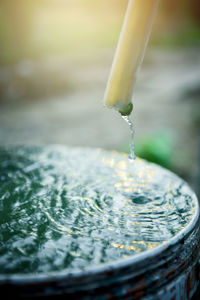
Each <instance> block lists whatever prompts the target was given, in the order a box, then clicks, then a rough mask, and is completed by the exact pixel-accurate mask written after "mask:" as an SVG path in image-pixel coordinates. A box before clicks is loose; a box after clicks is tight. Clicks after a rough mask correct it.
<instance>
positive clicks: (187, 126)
mask: <svg viewBox="0 0 200 300" xmlns="http://www.w3.org/2000/svg"><path fill="white" fill-rule="evenodd" d="M199 50H200V48H198V47H191V48H190V49H188V48H187V49H177V50H176V51H175V50H173V51H171V50H163V49H159V48H151V49H149V50H148V51H147V55H146V58H145V63H144V67H142V69H141V72H140V74H139V78H138V82H137V85H136V86H137V87H136V91H135V96H134V108H135V110H134V121H135V128H136V145H137V143H140V140H141V139H145V138H148V137H149V136H152V135H154V134H155V133H159V132H160V133H161V134H167V135H169V136H170V138H171V140H172V142H173V145H172V150H173V161H172V169H173V170H174V171H175V172H177V173H178V174H179V175H180V176H182V177H183V178H185V179H186V180H187V181H188V182H189V183H190V184H191V185H192V186H193V187H194V188H196V186H195V184H196V180H197V177H196V175H197V169H198V167H197V153H198V135H199V117H200V116H199V108H200V106H199V96H200V89H199V87H200V51H199ZM113 52H114V49H108V50H107V51H105V50H104V51H101V52H99V53H98V55H97V57H93V58H91V60H90V61H84V62H82V63H81V62H80V61H76V60H75V59H74V60H73V59H72V58H71V59H69V56H67V57H64V56H62V58H61V57H60V56H59V57H57V56H54V57H50V58H49V59H45V60H41V61H39V62H34V61H31V60H29V61H27V60H26V61H21V62H20V63H18V64H17V65H14V66H12V67H11V66H9V67H4V68H2V69H1V71H0V79H1V80H2V79H5V78H6V79H7V80H6V81H5V85H7V86H6V88H4V91H5V96H4V97H5V99H6V97H7V99H6V101H4V99H3V97H2V99H1V110H0V144H1V145H14V144H52V143H59V144H66V145H71V146H85V147H103V148H105V149H116V150H120V151H123V150H124V149H125V148H126V147H127V144H128V142H129V138H130V133H129V130H128V127H127V124H125V122H124V121H123V120H122V118H121V117H120V115H119V114H118V113H116V112H115V111H113V110H109V109H107V108H105V107H104V106H103V103H102V99H103V94H104V89H105V85H106V79H107V77H108V74H109V71H110V65H111V62H112V57H113ZM11 69H12V70H11ZM60 70H62V72H60ZM68 70H70V73H68ZM56 72H57V73H56ZM10 74H12V75H10ZM38 74H43V76H38ZM57 76H58V77H57ZM53 78H54V80H53ZM56 82H59V83H58V84H60V82H61V83H62V84H63V85H66V86H67V85H68V86H69V87H68V91H67V92H64V90H62V89H61V91H59V94H60V95H59V96H51V97H49V96H48V97H43V98H41V97H38V96H37V94H35V95H34V93H37V91H38V90H39V88H41V89H43V90H44V91H45V90H47V95H49V92H48V89H50V93H51V88H52V85H53V84H54V85H56ZM27 86H28V88H27ZM34 87H37V89H36V91H34ZM53 88H54V90H55V87H53ZM30 89H31V93H30ZM29 94H31V95H32V97H33V98H35V99H34V100H35V101H32V99H29V98H32V97H30V96H29V98H28V95H29Z"/></svg>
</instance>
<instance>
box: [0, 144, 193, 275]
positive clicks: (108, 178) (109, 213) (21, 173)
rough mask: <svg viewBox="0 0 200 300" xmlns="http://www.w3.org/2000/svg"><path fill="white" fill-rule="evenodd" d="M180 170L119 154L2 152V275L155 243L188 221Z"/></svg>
mask: <svg viewBox="0 0 200 300" xmlns="http://www.w3.org/2000/svg"><path fill="white" fill-rule="evenodd" d="M192 196H193V193H192V192H191V190H190V188H189V187H188V185H187V184H186V183H185V182H183V181H182V180H181V179H179V178H178V177H177V176H176V175H174V174H172V173H170V172H168V171H166V170H165V169H162V168H160V167H158V166H156V165H154V164H150V163H147V162H145V161H143V160H141V159H139V158H137V159H136V160H135V161H134V163H131V162H129V160H128V157H127V156H126V155H123V154H119V153H117V152H106V151H103V150H100V149H87V148H86V149H84V148H82V149H81V148H80V149H79V148H66V147H61V146H46V147H15V148H7V149H5V148H4V149H1V150H0V273H3V274H16V273H41V272H50V271H58V270H63V269H65V268H66V269H67V270H69V271H73V270H82V269H87V268H89V267H91V266H94V265H95V266H96V265H99V264H102V263H106V262H111V261H114V260H117V259H119V258H124V259H126V258H127V257H129V256H130V255H134V254H137V253H140V252H142V251H146V250H148V249H151V248H154V247H156V246H158V245H160V244H162V243H165V242H166V241H167V240H169V239H171V238H172V237H173V236H175V235H176V234H177V233H178V232H179V231H181V230H182V229H183V228H184V227H185V226H186V225H187V224H188V223H189V222H190V220H191V218H192V216H193V214H194V210H195V209H194V208H195V203H194V200H193V199H192Z"/></svg>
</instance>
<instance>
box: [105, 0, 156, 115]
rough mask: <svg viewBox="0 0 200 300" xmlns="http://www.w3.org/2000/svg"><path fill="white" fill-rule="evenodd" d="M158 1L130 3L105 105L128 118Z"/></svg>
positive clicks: (138, 0)
mask: <svg viewBox="0 0 200 300" xmlns="http://www.w3.org/2000/svg"><path fill="white" fill-rule="evenodd" d="M158 2H159V0H129V4H128V8H127V12H126V16H125V19H124V24H123V27H122V30H121V34H120V38H119V42H118V46H117V49H116V53H115V56H114V60H113V64H112V68H111V73H110V77H109V80H108V83H107V87H106V92H105V96H104V102H105V104H106V106H107V107H109V108H113V107H114V108H115V109H117V110H118V111H120V112H121V113H122V114H125V115H128V114H130V112H131V110H132V103H131V100H132V94H133V88H134V83H135V80H136V74H137V71H138V68H139V67H140V65H141V63H142V60H143V57H144V52H145V49H146V46H147V43H148V40H149V36H150V32H151V27H152V23H153V19H154V15H155V12H156V8H157V5H158Z"/></svg>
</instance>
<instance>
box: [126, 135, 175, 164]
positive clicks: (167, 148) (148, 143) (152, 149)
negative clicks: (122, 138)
mask: <svg viewBox="0 0 200 300" xmlns="http://www.w3.org/2000/svg"><path fill="white" fill-rule="evenodd" d="M128 151H129V150H128V147H127V149H126V150H125V152H128ZM135 154H136V156H138V157H140V158H143V159H146V160H148V161H150V162H153V163H156V164H159V165H161V166H163V167H165V168H168V169H171V164H172V154H173V140H172V137H171V136H170V134H169V132H166V131H159V132H157V133H155V134H153V135H152V136H149V137H147V138H144V139H142V140H139V141H137V142H136V144H135Z"/></svg>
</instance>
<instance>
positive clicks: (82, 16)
mask: <svg viewBox="0 0 200 300" xmlns="http://www.w3.org/2000/svg"><path fill="white" fill-rule="evenodd" d="M127 3H128V0H101V1H94V0H1V1H0V43H1V52H0V63H1V64H8V63H12V62H16V61H19V60H20V59H23V58H34V57H36V58H37V57H38V56H41V55H47V54H62V53H63V54H68V53H70V54H77V53H79V54H80V55H82V54H84V55H88V56H90V55H91V53H93V52H95V51H97V50H98V49H102V48H106V47H111V46H113V47H115V46H116V43H117V39H118V36H119V32H120V28H121V25H122V21H123V16H124V13H125V10H126V6H127ZM199 24H200V1H199V0H176V1H174V0H162V1H161V3H160V8H159V11H158V14H157V17H156V20H155V23H154V28H153V34H152V38H151V42H152V43H154V44H158V45H164V46H173V45H188V44H192V43H197V42H198V43H199V42H200V26H199Z"/></svg>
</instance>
